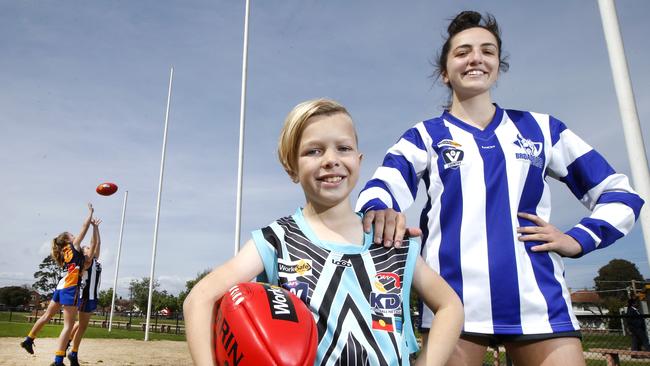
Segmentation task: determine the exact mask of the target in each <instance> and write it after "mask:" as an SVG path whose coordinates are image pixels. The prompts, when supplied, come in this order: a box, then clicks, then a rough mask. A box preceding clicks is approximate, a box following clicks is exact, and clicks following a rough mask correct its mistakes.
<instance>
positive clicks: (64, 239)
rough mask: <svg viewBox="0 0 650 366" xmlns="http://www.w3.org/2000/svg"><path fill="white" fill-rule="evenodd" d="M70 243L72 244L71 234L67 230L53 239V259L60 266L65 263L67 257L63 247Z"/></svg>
mask: <svg viewBox="0 0 650 366" xmlns="http://www.w3.org/2000/svg"><path fill="white" fill-rule="evenodd" d="M68 244H72V242H71V241H70V234H69V233H68V232H67V231H66V232H63V233H61V234H59V235H57V237H56V238H54V239H52V259H54V261H55V262H56V264H58V265H59V266H63V265H64V264H65V259H64V258H63V248H65V247H66V246H67V245H68Z"/></svg>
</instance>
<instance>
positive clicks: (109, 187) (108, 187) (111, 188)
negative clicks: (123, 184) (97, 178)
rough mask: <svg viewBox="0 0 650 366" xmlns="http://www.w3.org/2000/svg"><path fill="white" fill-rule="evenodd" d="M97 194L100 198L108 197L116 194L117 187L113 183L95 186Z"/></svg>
mask: <svg viewBox="0 0 650 366" xmlns="http://www.w3.org/2000/svg"><path fill="white" fill-rule="evenodd" d="M96 191H97V193H99V194H101V195H102V196H110V195H112V194H113V193H115V192H117V185H116V184H115V183H108V182H107V183H102V184H100V185H98V186H97V189H96Z"/></svg>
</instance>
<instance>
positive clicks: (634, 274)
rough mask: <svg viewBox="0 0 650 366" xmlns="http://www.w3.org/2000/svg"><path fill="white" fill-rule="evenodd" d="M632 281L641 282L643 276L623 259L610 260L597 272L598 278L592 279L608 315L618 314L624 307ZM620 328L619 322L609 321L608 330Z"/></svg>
mask: <svg viewBox="0 0 650 366" xmlns="http://www.w3.org/2000/svg"><path fill="white" fill-rule="evenodd" d="M632 281H641V282H643V276H641V273H640V272H639V269H638V268H637V266H636V264H634V263H632V262H629V261H626V260H625V259H612V260H611V261H610V262H609V263H607V264H606V265H604V266H603V267H601V268H600V269H599V270H598V276H596V277H595V278H594V282H595V283H596V291H598V294H599V295H600V297H601V298H602V299H603V302H604V304H605V307H606V308H607V310H609V313H610V314H618V311H619V309H620V308H622V307H624V306H625V304H626V302H627V299H628V290H629V289H630V288H631V286H632ZM620 327H621V325H620V322H617V321H610V329H619V328H620Z"/></svg>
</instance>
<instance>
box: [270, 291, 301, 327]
mask: <svg viewBox="0 0 650 366" xmlns="http://www.w3.org/2000/svg"><path fill="white" fill-rule="evenodd" d="M262 286H264V290H266V297H267V298H268V299H269V307H270V309H269V310H271V317H272V318H273V319H277V320H288V321H291V322H294V323H297V322H298V314H296V308H295V307H294V306H293V302H292V301H291V299H290V298H289V294H287V293H286V292H285V291H284V290H283V289H282V288H280V287H275V286H269V285H262Z"/></svg>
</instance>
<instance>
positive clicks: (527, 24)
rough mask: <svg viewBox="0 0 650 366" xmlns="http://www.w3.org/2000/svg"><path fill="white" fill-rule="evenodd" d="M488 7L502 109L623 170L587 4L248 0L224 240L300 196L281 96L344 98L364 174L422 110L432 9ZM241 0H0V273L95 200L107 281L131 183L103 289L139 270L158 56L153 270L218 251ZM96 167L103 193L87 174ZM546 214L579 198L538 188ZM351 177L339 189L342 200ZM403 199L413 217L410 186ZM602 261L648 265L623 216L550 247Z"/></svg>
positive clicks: (646, 79) (580, 283)
mask: <svg viewBox="0 0 650 366" xmlns="http://www.w3.org/2000/svg"><path fill="white" fill-rule="evenodd" d="M617 6H618V8H617V10H618V15H619V21H620V23H621V27H622V28H621V30H622V34H623V39H624V42H625V47H626V53H627V57H628V64H629V68H630V73H631V76H632V78H633V87H634V92H635V96H636V100H637V107H638V111H639V117H640V120H641V122H642V129H643V134H644V137H645V140H646V141H648V139H650V127H649V124H648V121H649V120H650V103H647V101H648V100H650V73H649V72H648V71H647V65H648V61H647V60H648V59H650V49H648V47H647V40H646V38H645V37H646V36H647V34H650V24H649V23H648V22H647V19H646V14H648V12H650V2H648V1H647V0H626V1H619V2H618V4H617ZM465 9H476V10H479V11H482V12H483V11H489V12H491V13H492V14H494V15H495V16H496V17H497V20H498V21H499V23H500V25H501V27H502V32H503V42H504V43H503V46H504V51H505V52H506V54H508V55H509V62H510V65H511V67H510V71H508V72H507V73H505V74H503V75H501V77H500V79H499V82H498V85H497V86H496V88H495V89H494V91H493V96H494V99H495V101H496V102H497V103H499V104H500V105H501V106H504V107H508V108H514V109H524V110H533V111H538V112H543V113H549V114H552V115H554V116H555V117H557V118H559V119H561V120H563V121H564V122H565V123H566V124H567V125H568V126H569V127H570V128H571V129H572V130H574V131H575V132H576V133H578V134H579V135H580V136H581V137H583V138H584V139H585V140H587V141H588V142H589V143H590V144H591V145H593V146H594V147H595V148H596V149H598V150H599V151H600V152H601V153H603V154H604V155H605V156H606V158H607V159H608V160H609V161H610V163H611V164H612V165H613V166H614V167H615V168H616V169H617V170H618V171H621V172H624V173H627V174H629V164H628V159H627V155H626V152H625V144H624V139H623V134H622V131H621V124H620V117H619V112H618V105H617V102H616V95H615V91H614V86H613V82H612V77H611V72H610V66H609V60H608V56H607V49H606V45H605V42H604V36H603V31H602V26H601V23H600V15H599V11H598V6H597V2H596V1H571V2H569V1H562V0H550V1H544V2H540V1H515V0H512V1H499V2H491V3H490V4H487V3H486V2H481V1H445V2H440V1H436V2H434V1H410V2H397V1H388V0H376V1H372V2H371V1H356V2H351V1H342V0H333V1H313V0H302V1H298V0H291V1H289V0H287V1H280V0H276V1H260V0H253V1H252V5H251V18H250V40H249V47H250V48H249V66H248V71H249V74H248V75H249V76H248V102H247V118H246V145H245V170H244V187H243V207H242V214H243V221H242V241H245V240H247V239H248V237H249V233H250V231H252V230H254V229H256V228H258V227H261V226H264V225H266V224H268V223H269V222H271V221H272V220H273V219H275V218H277V217H280V216H284V215H286V214H290V213H292V212H293V211H294V210H295V208H296V207H297V206H298V205H300V204H302V202H303V201H304V199H303V196H302V193H301V191H300V189H299V187H298V186H296V185H294V184H293V183H291V181H290V180H289V179H288V177H287V176H286V174H285V173H284V171H283V170H282V168H281V166H280V164H279V163H278V162H277V159H276V154H275V148H276V143H277V136H278V134H279V130H280V128H281V124H282V121H283V119H284V117H285V116H286V114H287V113H288V111H289V110H290V109H291V108H292V107H293V106H294V105H295V104H297V103H298V102H301V101H303V100H306V99H310V98H314V97H320V96H325V97H330V98H333V99H336V100H338V101H340V102H341V103H343V104H344V105H346V106H347V107H348V109H349V110H350V112H351V114H352V116H353V118H354V120H355V122H356V124H357V128H358V131H359V135H360V148H361V150H362V151H363V153H364V154H365V159H364V163H363V167H362V171H361V180H362V181H363V180H366V179H368V178H369V177H370V176H371V174H372V172H373V171H374V169H375V168H376V166H377V165H378V164H379V163H380V161H381V159H382V157H383V154H384V153H385V151H386V149H387V148H388V147H389V146H390V145H391V144H392V143H393V142H394V141H395V140H396V139H397V137H398V136H399V135H400V134H401V133H402V132H403V131H405V130H406V129H407V128H408V127H410V126H411V125H413V124H415V123H416V122H418V121H419V120H422V119H426V118H430V117H433V116H436V115H438V114H440V112H441V105H443V104H444V103H445V101H446V98H447V92H446V90H445V88H443V87H442V86H441V85H440V84H439V83H436V82H434V80H432V79H431V78H430V75H431V73H432V66H431V61H432V60H433V59H434V57H435V55H436V53H437V51H438V49H439V47H440V46H441V43H442V39H443V34H444V33H445V29H446V25H447V22H448V21H447V19H449V18H450V17H453V16H454V15H455V14H456V13H457V12H458V11H460V10H465ZM243 14H244V2H243V1H223V0H216V1H200V0H188V1H152V0H151V1H126V0H121V1H110V2H109V1H101V2H100V1H94V2H88V1H68V0H63V1H56V2H52V1H50V2H44V1H34V0H29V1H9V0H2V1H0V46H1V47H0V49H2V57H0V85H2V86H3V87H2V88H1V89H0V111H2V112H1V113H0V125H1V126H2V134H0V166H2V168H3V173H2V176H3V179H2V183H3V184H2V190H0V202H1V203H2V206H3V208H4V209H3V210H2V211H1V213H0V232H1V233H2V235H1V236H0V250H2V251H3V252H5V253H6V254H5V255H3V256H1V257H0V268H1V269H0V286H4V285H13V284H17V285H21V284H31V283H33V278H32V274H33V273H34V272H35V271H36V270H37V266H38V264H39V263H40V262H41V260H42V259H43V258H44V257H45V256H46V255H47V253H48V247H49V240H50V239H51V238H52V237H53V236H55V235H56V234H58V233H59V232H61V231H64V230H68V231H73V232H76V231H78V230H79V227H80V225H81V221H82V219H83V217H84V215H85V213H86V208H85V204H86V202H88V201H91V202H93V203H94V205H95V207H96V215H97V216H98V217H100V218H102V219H103V220H104V223H103V224H102V227H101V229H102V232H101V233H102V238H103V247H102V254H101V259H102V261H103V263H104V268H105V270H104V276H103V288H108V287H112V286H113V275H114V269H115V259H116V251H117V241H118V236H119V229H120V215H121V209H122V200H123V193H124V191H125V190H128V191H129V201H128V207H127V214H126V225H125V229H124V239H123V247H122V260H121V265H120V273H119V280H118V286H117V291H118V294H120V295H124V296H126V295H127V293H128V291H127V286H128V282H129V281H130V280H131V279H135V278H141V277H143V276H148V275H149V271H150V258H151V251H152V242H153V231H154V219H155V207H156V195H157V188H158V176H159V169H160V165H159V164H160V156H161V148H162V134H163V124H164V112H165V101H166V97H167V83H168V77H169V69H170V67H171V66H172V65H173V66H174V68H175V75H174V90H173V96H172V106H171V114H170V123H169V135H168V145H167V161H166V166H165V178H164V187H163V195H162V205H161V216H160V226H159V227H160V229H159V238H158V249H157V260H156V270H155V276H156V278H157V279H158V280H159V281H160V283H161V284H162V287H163V288H165V289H167V290H169V291H171V292H173V293H176V292H178V291H179V290H181V289H182V288H183V287H184V283H185V281H186V280H188V279H191V278H193V277H194V276H195V275H196V274H197V273H198V272H200V271H202V270H204V269H207V268H212V267H214V266H216V265H219V264H220V263H223V262H224V261H225V260H226V259H228V258H229V257H230V256H231V255H232V251H233V245H234V244H233V243H234V237H235V233H234V227H235V196H236V182H237V178H236V174H237V142H238V139H239V135H238V134H239V125H238V124H239V97H240V77H241V55H242V40H243ZM103 181H112V182H115V183H117V184H118V185H119V187H120V190H119V191H118V193H117V194H115V195H113V196H111V197H101V196H98V195H97V194H96V193H95V191H94V189H95V187H96V186H97V184H99V183H101V182H103ZM552 189H553V205H554V206H553V213H552V220H551V221H552V223H554V224H555V225H556V226H558V227H559V228H561V229H565V230H566V229H568V228H570V227H571V226H572V225H573V224H575V223H576V222H577V221H578V220H579V219H580V218H581V217H582V216H584V215H585V214H586V210H585V209H584V208H583V207H582V206H581V205H580V203H579V202H578V201H577V200H576V199H575V198H574V197H573V196H571V194H570V192H569V191H568V190H567V189H566V188H565V187H564V186H563V185H561V184H556V183H553V184H552ZM357 193H358V190H357V191H355V193H354V196H355V197H356V194H357ZM417 202H418V203H417V204H416V205H415V206H414V208H413V209H411V210H410V211H408V212H407V214H408V215H409V222H411V223H412V224H415V223H416V221H417V220H416V219H417V216H418V215H419V210H420V209H421V207H422V202H423V200H422V199H421V198H420V199H419V200H418V201H417ZM613 258H624V259H627V260H630V261H632V262H634V263H636V264H637V266H638V267H639V269H640V270H641V272H642V273H643V274H644V276H646V277H650V267H649V266H648V261H647V259H646V255H645V249H644V245H643V239H642V236H641V231H640V228H638V227H637V228H635V229H634V231H633V232H632V233H631V234H630V235H629V236H628V237H627V238H625V239H623V240H621V241H620V242H618V243H616V244H615V245H614V246H612V247H609V248H607V249H605V250H601V251H597V252H595V253H592V254H590V255H588V256H586V257H584V258H581V259H579V260H572V259H569V260H566V261H565V263H566V276H567V281H568V283H569V285H570V286H571V287H573V288H581V287H591V286H593V277H595V276H596V272H597V270H598V268H600V267H601V266H602V265H604V264H606V263H607V262H609V261H610V260H611V259H613Z"/></svg>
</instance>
